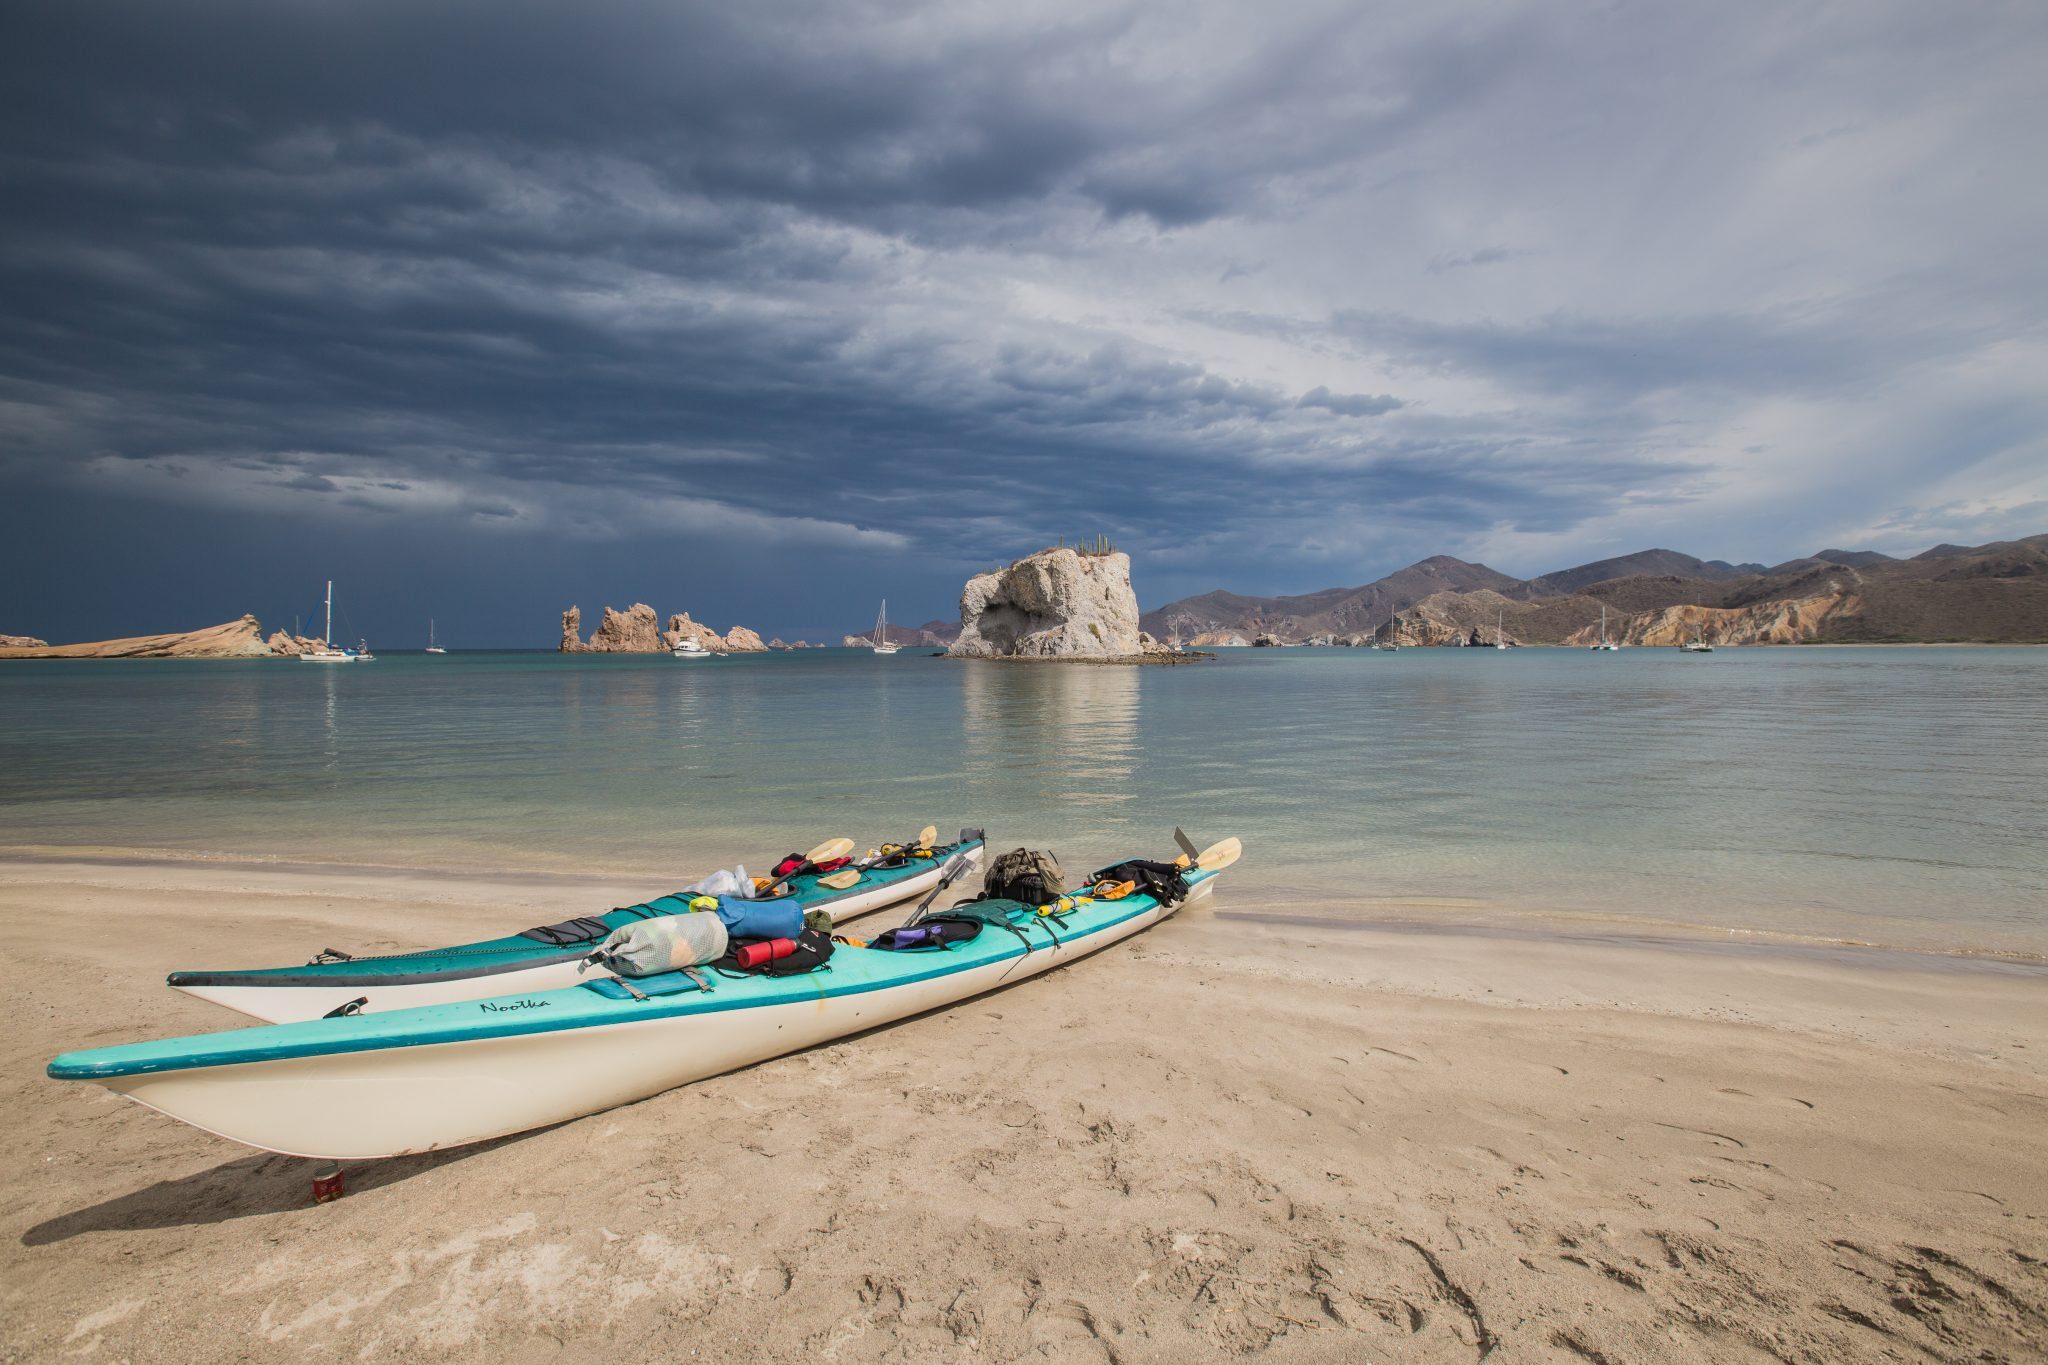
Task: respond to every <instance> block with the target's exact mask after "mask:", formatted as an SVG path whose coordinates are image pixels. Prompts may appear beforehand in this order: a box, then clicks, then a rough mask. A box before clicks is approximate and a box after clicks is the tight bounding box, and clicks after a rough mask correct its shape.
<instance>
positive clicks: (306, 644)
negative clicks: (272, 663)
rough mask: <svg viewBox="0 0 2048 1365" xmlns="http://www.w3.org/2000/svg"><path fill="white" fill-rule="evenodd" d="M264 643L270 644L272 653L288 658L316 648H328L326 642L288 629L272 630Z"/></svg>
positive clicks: (307, 652)
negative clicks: (310, 638)
mask: <svg viewBox="0 0 2048 1365" xmlns="http://www.w3.org/2000/svg"><path fill="white" fill-rule="evenodd" d="M264 643H265V644H267V645H269V646H270V652H271V653H272V654H276V655H280V656H282V657H284V658H287V659H295V658H297V657H298V656H299V655H301V654H309V653H311V652H312V651H314V650H316V649H324V648H326V646H325V644H323V643H322V642H321V641H319V640H309V639H307V638H306V637H305V636H303V635H294V634H292V633H291V632H290V631H288V630H279V631H273V632H271V636H270V638H269V639H268V640H265V641H264Z"/></svg>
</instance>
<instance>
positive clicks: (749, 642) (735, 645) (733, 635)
mask: <svg viewBox="0 0 2048 1365" xmlns="http://www.w3.org/2000/svg"><path fill="white" fill-rule="evenodd" d="M720 643H722V644H723V645H724V646H725V648H726V652H727V653H730V654H765V653H767V652H768V646H767V645H765V644H762V643H761V637H760V636H759V635H756V634H755V633H754V632H753V631H751V630H748V629H747V628H746V627H745V626H734V627H733V628H732V629H731V630H729V631H727V632H726V633H725V639H724V640H723V641H721V642H720Z"/></svg>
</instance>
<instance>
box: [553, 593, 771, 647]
mask: <svg viewBox="0 0 2048 1365" xmlns="http://www.w3.org/2000/svg"><path fill="white" fill-rule="evenodd" d="M582 624H583V613H582V611H581V610H579V609H578V608H576V607H571V608H569V609H568V610H567V611H565V612H563V613H562V643H561V646H560V648H561V652H562V653H564V654H665V653H667V652H668V651H669V650H672V649H674V648H675V647H676V646H677V645H679V644H681V643H682V642H683V641H685V640H695V641H696V642H697V643H698V644H699V645H700V646H702V647H703V648H704V649H706V650H709V651H710V652H711V653H713V654H754V653H764V652H766V651H767V649H768V646H767V645H765V644H763V643H762V641H761V637H760V636H759V635H757V634H755V633H754V632H753V631H752V630H749V629H748V628H747V627H745V626H734V627H733V628H732V629H731V630H730V631H729V632H727V633H726V634H724V635H720V634H719V633H718V632H717V631H715V630H713V629H712V628H711V627H709V626H707V625H704V624H703V623H702V622H699V621H693V620H691V619H690V613H688V612H686V611H679V612H676V613H675V614H674V615H672V616H670V617H669V618H668V625H667V626H665V627H664V626H663V625H662V624H661V618H660V617H659V616H657V615H656V614H655V610H654V608H653V607H650V606H648V605H647V604H646V603H645V602H635V603H634V604H633V605H632V606H630V607H628V608H627V609H626V610H624V611H617V610H614V609H613V608H611V607H606V608H605V609H604V617H603V619H602V620H600V621H599V622H598V624H597V629H596V630H595V631H593V632H591V636H590V639H589V640H588V641H587V642H586V641H584V640H582V639H580V638H578V632H579V631H580V629H581V628H582Z"/></svg>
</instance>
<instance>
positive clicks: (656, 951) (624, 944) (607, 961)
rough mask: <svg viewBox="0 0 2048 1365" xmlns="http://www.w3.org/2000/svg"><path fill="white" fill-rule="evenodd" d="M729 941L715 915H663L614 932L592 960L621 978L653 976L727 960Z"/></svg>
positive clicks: (722, 925)
mask: <svg viewBox="0 0 2048 1365" xmlns="http://www.w3.org/2000/svg"><path fill="white" fill-rule="evenodd" d="M726 942H727V940H726V933H725V922H724V921H723V920H721V919H719V918H718V916H716V915H712V914H690V915H663V916H662V917H661V918H660V919H643V920H641V921H640V922H639V923H637V924H629V925H627V926H626V927H625V928H623V929H614V930H612V936H611V937H610V938H608V939H606V940H605V941H604V943H603V945H602V946H600V947H599V948H598V950H597V951H596V952H594V953H592V954H591V955H590V959H591V961H593V962H601V963H603V964H604V965H605V966H607V967H609V968H611V969H612V970H613V971H615V972H617V973H618V974H619V975H620V976H653V975H655V974H657V973H659V972H674V971H680V970H682V969H683V968H684V967H695V966H697V965H698V964H699V963H704V962H710V961H712V960H713V959H714V958H720V957H724V956H725V948H726Z"/></svg>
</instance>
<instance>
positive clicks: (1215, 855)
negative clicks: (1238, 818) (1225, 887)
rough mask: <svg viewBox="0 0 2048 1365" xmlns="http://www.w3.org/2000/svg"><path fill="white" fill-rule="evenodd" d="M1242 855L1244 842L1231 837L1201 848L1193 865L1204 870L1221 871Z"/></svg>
mask: <svg viewBox="0 0 2048 1365" xmlns="http://www.w3.org/2000/svg"><path fill="white" fill-rule="evenodd" d="M1243 856H1244V844H1243V843H1242V842H1241V841H1240V840H1238V839H1236V838H1235V837H1233V838H1229V839H1225V840H1223V841H1222V842H1221V843H1215V844H1211V845H1209V846H1208V847H1207V848H1205V849H1203V850H1202V854H1201V856H1200V857H1198V858H1196V859H1195V866H1196V867H1199V868H1201V869H1202V871H1204V872H1221V871H1222V870H1223V869H1224V868H1226V867H1229V866H1230V865H1231V864H1232V863H1234V862H1236V861H1237V860H1238V859H1239V858H1241V857H1243Z"/></svg>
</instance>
